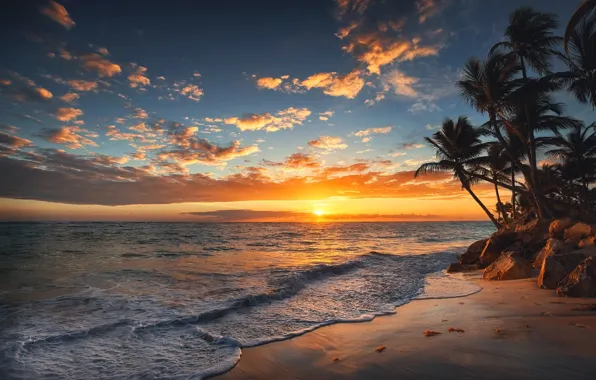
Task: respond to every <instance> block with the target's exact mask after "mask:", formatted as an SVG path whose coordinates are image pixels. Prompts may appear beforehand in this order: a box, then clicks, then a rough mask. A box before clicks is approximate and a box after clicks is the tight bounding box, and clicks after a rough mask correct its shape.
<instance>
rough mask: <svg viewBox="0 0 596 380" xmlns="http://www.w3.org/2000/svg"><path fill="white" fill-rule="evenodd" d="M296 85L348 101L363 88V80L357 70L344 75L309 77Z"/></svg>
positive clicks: (320, 74) (324, 74)
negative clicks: (321, 91)
mask: <svg viewBox="0 0 596 380" xmlns="http://www.w3.org/2000/svg"><path fill="white" fill-rule="evenodd" d="M297 84H298V85H300V86H302V87H304V88H306V89H307V90H310V89H312V88H320V89H322V90H323V93H324V94H326V95H330V96H344V97H346V98H348V99H354V98H355V97H356V95H358V93H359V92H360V90H361V89H362V87H364V79H363V78H362V73H361V72H360V71H359V70H354V71H352V72H351V73H348V74H346V75H343V76H341V75H337V73H335V72H331V73H318V74H314V75H311V76H309V77H308V78H306V79H305V80H303V81H301V82H297Z"/></svg>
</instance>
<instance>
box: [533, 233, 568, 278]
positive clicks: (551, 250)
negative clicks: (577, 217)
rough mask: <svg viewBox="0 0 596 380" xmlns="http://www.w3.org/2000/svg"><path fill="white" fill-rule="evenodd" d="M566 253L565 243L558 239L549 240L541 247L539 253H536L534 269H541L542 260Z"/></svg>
mask: <svg viewBox="0 0 596 380" xmlns="http://www.w3.org/2000/svg"><path fill="white" fill-rule="evenodd" d="M564 251H566V247H565V243H564V242H563V241H561V240H559V239H554V238H550V239H548V241H547V242H546V245H545V246H544V247H542V249H541V250H540V252H538V256H536V259H535V260H534V264H533V265H534V268H536V269H538V270H540V268H542V264H544V259H546V258H547V257H548V256H552V255H556V254H557V253H561V252H564Z"/></svg>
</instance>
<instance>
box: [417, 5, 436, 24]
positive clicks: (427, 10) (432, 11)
mask: <svg viewBox="0 0 596 380" xmlns="http://www.w3.org/2000/svg"><path fill="white" fill-rule="evenodd" d="M440 2H441V0H416V8H417V9H418V14H419V18H418V21H419V22H420V23H421V24H422V23H424V22H425V21H426V20H427V19H429V18H431V17H433V16H434V15H436V14H437V13H439V10H440V9H441V6H442V4H440Z"/></svg>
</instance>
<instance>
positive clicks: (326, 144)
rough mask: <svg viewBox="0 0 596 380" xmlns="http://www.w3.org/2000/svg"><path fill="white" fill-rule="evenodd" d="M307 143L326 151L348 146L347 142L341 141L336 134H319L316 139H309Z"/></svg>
mask: <svg viewBox="0 0 596 380" xmlns="http://www.w3.org/2000/svg"><path fill="white" fill-rule="evenodd" d="M308 145H310V146H312V147H315V148H320V149H325V150H328V151H330V150H338V149H346V148H347V147H348V145H347V144H344V143H343V141H342V139H341V137H337V136H321V137H319V138H318V139H317V140H310V141H309V142H308Z"/></svg>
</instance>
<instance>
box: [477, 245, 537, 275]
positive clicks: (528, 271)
mask: <svg viewBox="0 0 596 380" xmlns="http://www.w3.org/2000/svg"><path fill="white" fill-rule="evenodd" d="M533 275H534V269H533V268H532V264H530V262H529V261H528V260H526V259H524V258H522V257H517V256H515V254H514V253H511V252H505V253H503V254H502V255H501V256H499V258H498V259H497V260H496V261H495V262H493V263H492V264H490V265H489V266H488V267H487V268H486V269H485V270H484V274H483V275H482V277H483V278H484V279H485V280H517V279H521V278H529V277H532V276H533Z"/></svg>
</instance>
